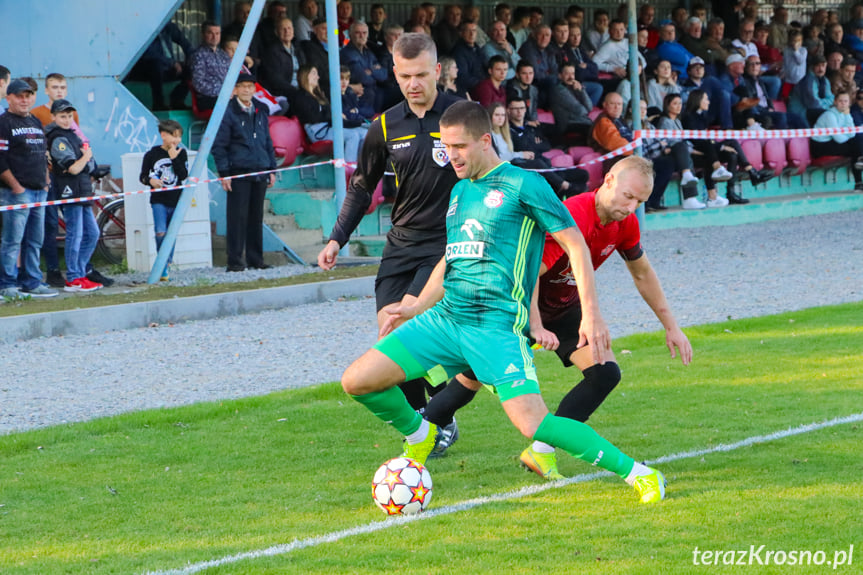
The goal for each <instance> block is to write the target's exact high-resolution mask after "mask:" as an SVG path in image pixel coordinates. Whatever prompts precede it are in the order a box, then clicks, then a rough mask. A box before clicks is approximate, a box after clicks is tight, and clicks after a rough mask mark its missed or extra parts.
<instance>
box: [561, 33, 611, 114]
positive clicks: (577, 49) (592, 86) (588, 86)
mask: <svg viewBox="0 0 863 575" xmlns="http://www.w3.org/2000/svg"><path fill="white" fill-rule="evenodd" d="M566 63H571V64H573V65H574V66H575V79H576V80H578V81H579V82H580V83H581V85H582V86H583V87H584V91H585V92H587V95H588V96H590V101H591V102H593V105H594V106H598V105H599V101H600V100H602V84H600V83H599V68H597V66H596V63H595V62H594V61H593V60H592V59H591V57H590V56H588V55H587V52H585V51H584V49H583V48H582V47H581V28H580V27H579V26H577V25H576V26H570V27H569V36H568V38H567V42H566V48H565V49H564V50H563V51H561V52H560V53H559V54H558V60H557V66H558V69H559V68H560V67H561V66H563V65H564V64H566Z"/></svg>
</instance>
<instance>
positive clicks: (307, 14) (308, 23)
mask: <svg viewBox="0 0 863 575" xmlns="http://www.w3.org/2000/svg"><path fill="white" fill-rule="evenodd" d="M318 11H319V8H318V2H317V0H300V14H299V15H298V16H297V18H296V20H295V23H296V25H295V26H294V28H295V30H294V37H295V42H296V43H297V45H299V44H300V43H302V42H305V41H306V40H311V39H312V38H314V36H315V33H314V30H313V28H314V24H313V22H314V21H315V20H316V19H317V17H318Z"/></svg>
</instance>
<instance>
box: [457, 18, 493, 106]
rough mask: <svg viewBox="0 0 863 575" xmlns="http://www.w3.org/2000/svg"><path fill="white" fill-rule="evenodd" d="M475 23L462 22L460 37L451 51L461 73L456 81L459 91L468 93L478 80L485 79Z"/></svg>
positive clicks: (483, 59) (483, 62)
mask: <svg viewBox="0 0 863 575" xmlns="http://www.w3.org/2000/svg"><path fill="white" fill-rule="evenodd" d="M477 30H478V27H477V24H476V22H470V21H465V22H462V24H461V27H460V29H459V31H460V34H461V37H460V39H459V40H458V42H456V44H455V47H454V48H453V49H452V57H453V60H455V62H456V64H458V69H459V71H460V72H461V74H459V76H458V78H457V79H456V85H457V86H458V87H459V89H460V90H464V91H465V92H470V91H471V90H473V88H474V86H476V85H477V84H478V83H479V81H480V80H482V79H483V78H485V58H484V57H483V55H482V50H481V49H480V47H479V46H478V45H477V43H476V35H477Z"/></svg>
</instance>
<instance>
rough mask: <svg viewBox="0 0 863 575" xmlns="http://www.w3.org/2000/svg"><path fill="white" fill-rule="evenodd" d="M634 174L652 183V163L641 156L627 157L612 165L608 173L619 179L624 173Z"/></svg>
mask: <svg viewBox="0 0 863 575" xmlns="http://www.w3.org/2000/svg"><path fill="white" fill-rule="evenodd" d="M633 171H634V172H636V173H637V174H638V175H640V176H642V177H645V178H649V179H650V180H651V181H653V178H654V171H653V162H651V161H650V160H648V159H647V158H642V157H641V156H627V157H626V158H623V159H622V160H620V161H619V162H617V163H616V164H614V165H613V166H612V167H611V169H610V170H609V172H611V173H612V174H614V175H615V177H620V176H621V175H622V174H623V173H624V172H633Z"/></svg>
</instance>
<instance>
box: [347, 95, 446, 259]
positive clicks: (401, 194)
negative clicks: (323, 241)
mask: <svg viewBox="0 0 863 575" xmlns="http://www.w3.org/2000/svg"><path fill="white" fill-rule="evenodd" d="M459 100H460V98H458V97H455V96H451V95H449V94H444V93H442V92H438V94H437V97H436V98H435V102H434V105H433V106H432V108H431V109H430V110H428V111H427V112H426V113H425V116H424V117H422V118H418V117H417V116H416V114H414V113H413V112H412V111H411V109H410V107H409V106H408V104H407V102H406V101H402V102H400V103H399V104H396V105H395V106H393V107H392V108H390V109H389V110H387V111H386V112H384V113H383V114H381V116H380V117H379V118H378V119H377V120H375V121H374V122H373V123H372V125H371V126H370V127H369V133H368V135H367V136H366V139H365V143H364V144H363V149H362V152H361V153H360V158H359V161H358V162H357V169H356V171H355V172H354V175H353V176H352V177H351V182H350V185H349V186H348V191H347V196H346V198H345V203H344V205H343V206H342V210H341V212H340V213H339V217H338V219H337V221H336V224H335V226H333V231H332V233H331V234H330V240H335V241H337V242H339V245H341V246H343V245H345V243H347V241H348V239H349V237H350V235H351V233H353V231H354V230H355V229H356V227H357V226H358V225H359V223H360V220H361V219H362V217H363V215H365V212H366V210H367V209H368V207H369V205H370V204H371V201H372V194H373V193H374V190H375V187H376V186H377V184H378V182H379V181H380V180H381V178H382V177H383V175H384V172H385V171H392V172H394V173H395V178H396V189H397V190H396V196H395V199H394V201H393V210H392V215H391V216H390V217H391V221H392V225H393V229H396V230H399V231H400V232H401V233H403V234H408V235H417V236H421V237H425V238H428V237H432V236H436V235H439V236H440V238H441V239H442V238H443V237H444V236H445V235H446V222H445V220H446V210H447V205H448V204H449V196H450V191H451V190H452V188H453V186H454V185H455V184H456V183H457V182H458V177H457V176H456V175H455V171H454V170H453V169H452V166H451V165H450V163H449V157H448V156H447V153H446V150H445V149H444V146H443V144H441V141H440V117H441V116H442V115H443V113H444V111H445V110H446V109H447V108H448V107H449V106H450V105H452V104H454V103H455V102H458V101H459Z"/></svg>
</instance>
